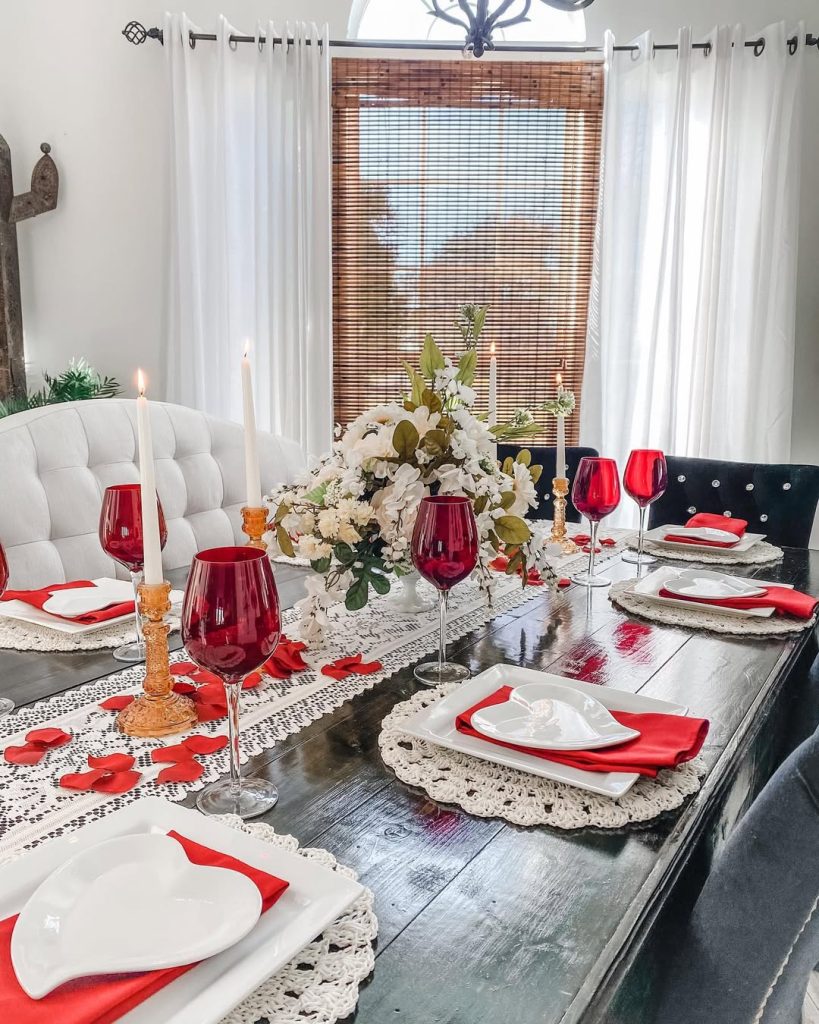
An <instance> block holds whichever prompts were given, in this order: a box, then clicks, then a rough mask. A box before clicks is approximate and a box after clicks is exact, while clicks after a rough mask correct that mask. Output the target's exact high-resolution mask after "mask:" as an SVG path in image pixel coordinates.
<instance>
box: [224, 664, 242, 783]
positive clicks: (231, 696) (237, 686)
mask: <svg viewBox="0 0 819 1024" xmlns="http://www.w3.org/2000/svg"><path fill="white" fill-rule="evenodd" d="M241 689H242V685H241V682H240V681H239V680H237V679H234V680H231V681H228V680H225V693H226V694H227V707H228V715H227V718H228V748H229V750H230V792H231V796H234V797H235V798H236V799H237V800H238V799H239V793H240V791H241V788H242V781H241V777H240V775H239V693H240V691H241Z"/></svg>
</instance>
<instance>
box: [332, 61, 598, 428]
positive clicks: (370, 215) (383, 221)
mask: <svg viewBox="0 0 819 1024" xmlns="http://www.w3.org/2000/svg"><path fill="white" fill-rule="evenodd" d="M602 74H603V73H602V66H601V65H600V64H599V63H589V62H563V63H551V62H542V63H541V62H539V63H528V62H519V61H513V62H500V61H492V62H489V61H481V62H478V61H469V62H466V61H464V62H461V61H428V60H423V61H421V60H409V61H408V60H374V59H368V60H347V59H336V60H334V61H333V222H334V226H333V284H334V311H333V330H334V390H335V416H336V419H337V420H338V421H339V422H341V423H347V422H348V421H349V420H351V419H353V418H354V417H355V416H357V415H358V414H359V413H360V412H361V411H362V410H363V409H365V408H367V407H368V406H370V405H372V404H374V403H376V402H380V401H385V400H388V399H392V398H395V397H396V396H397V395H399V394H400V393H401V392H402V390H403V389H404V388H405V378H404V375H403V372H402V370H401V361H402V360H404V359H410V360H413V361H414V360H415V359H416V357H417V353H418V351H419V347H420V343H421V340H422V339H423V336H424V334H425V333H426V332H427V331H431V332H433V334H434V335H435V337H436V339H437V340H438V342H439V344H441V346H442V347H443V348H444V350H445V351H447V352H448V353H449V354H453V353H454V352H455V351H457V349H458V342H459V336H458V334H457V331H456V330H455V327H454V319H455V315H456V312H457V307H458V306H459V304H461V303H463V302H475V303H485V304H487V305H489V306H490V312H489V316H488V319H487V329H486V331H485V334H484V339H483V344H482V346H481V349H480V351H479V371H478V380H477V389H478V403H479V405H478V408H484V409H485V408H486V403H487V390H488V364H489V343H490V342H491V341H494V342H495V344H496V348H497V357H498V414H499V417H500V419H505V418H506V417H508V416H510V415H511V414H512V412H513V411H514V409H515V408H517V407H519V406H526V407H532V406H535V405H537V404H538V403H539V402H541V401H543V399H544V398H546V397H549V396H550V395H551V394H553V391H554V386H555V377H556V374H557V372H558V371H559V370H560V371H562V374H563V380H564V384H565V385H566V386H567V387H570V388H572V389H573V390H574V391H575V394H577V395H578V396H579V395H580V387H581V383H582V373H583V360H584V346H585V337H586V316H587V308H588V293H589V283H590V279H591V267H592V246H593V236H594V223H595V214H596V205H597V184H598V164H599V151H600V134H601V127H602V100H603V81H602ZM540 422H541V423H542V424H544V425H545V426H546V428H547V433H546V434H545V435H540V436H541V437H545V439H546V441H547V442H553V441H554V420H553V419H552V418H547V417H545V416H543V415H541V417H540ZM578 423H579V416H577V415H575V416H572V417H570V419H569V421H568V423H567V431H568V438H567V439H568V440H569V441H570V443H576V442H577V429H578Z"/></svg>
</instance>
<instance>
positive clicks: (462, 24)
mask: <svg viewBox="0 0 819 1024" xmlns="http://www.w3.org/2000/svg"><path fill="white" fill-rule="evenodd" d="M430 2H431V3H432V10H431V11H430V12H429V15H430V17H431V18H441V19H442V20H443V21H448V22H449V23H450V25H457V26H458V28H462V29H465V30H466V31H467V32H469V31H470V25H469V22H466V21H461V19H460V18H456V17H455V15H454V14H450V13H449V11H445V10H444V9H443V7H441V5H440V4H439V2H438V0H430ZM459 6H461V4H460V3H459ZM469 13H470V14H471V13H472V12H471V11H470V12H469Z"/></svg>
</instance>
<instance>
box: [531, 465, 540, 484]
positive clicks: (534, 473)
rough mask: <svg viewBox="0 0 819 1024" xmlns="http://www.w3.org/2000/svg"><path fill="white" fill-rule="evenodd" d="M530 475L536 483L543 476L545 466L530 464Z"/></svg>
mask: <svg viewBox="0 0 819 1024" xmlns="http://www.w3.org/2000/svg"><path fill="white" fill-rule="evenodd" d="M529 475H530V476H531V478H532V483H535V484H536V483H537V482H538V480H540V478H541V476H543V466H530V467H529Z"/></svg>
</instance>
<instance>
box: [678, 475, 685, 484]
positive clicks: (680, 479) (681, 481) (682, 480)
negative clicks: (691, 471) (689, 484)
mask: <svg viewBox="0 0 819 1024" xmlns="http://www.w3.org/2000/svg"><path fill="white" fill-rule="evenodd" d="M677 481H678V482H679V483H681V484H684V483H685V473H680V475H679V476H678V477H677Z"/></svg>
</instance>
